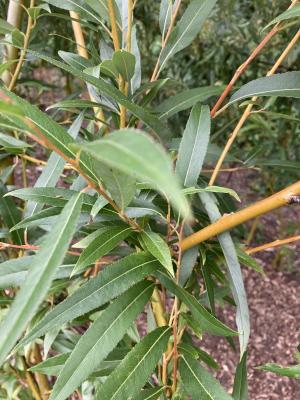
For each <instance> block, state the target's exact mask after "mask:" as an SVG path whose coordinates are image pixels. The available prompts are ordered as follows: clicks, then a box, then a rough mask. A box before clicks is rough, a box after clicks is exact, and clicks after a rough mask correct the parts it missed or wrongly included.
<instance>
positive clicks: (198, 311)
mask: <svg viewBox="0 0 300 400" xmlns="http://www.w3.org/2000/svg"><path fill="white" fill-rule="evenodd" d="M154 275H155V276H156V277H157V278H158V280H159V281H160V282H161V283H162V284H163V285H164V286H165V287H166V288H167V289H168V290H169V291H170V292H171V293H173V294H175V296H177V297H178V298H179V299H180V301H182V302H183V303H184V304H186V305H187V306H188V308H189V309H190V311H191V313H192V315H193V317H194V319H195V320H196V321H197V322H198V323H199V324H200V326H201V329H202V330H203V331H204V332H208V333H211V334H213V335H218V336H234V335H236V332H235V331H233V330H232V329H230V328H228V327H227V326H226V325H224V324H223V323H222V322H221V321H219V320H218V319H217V318H215V317H214V316H213V315H212V314H210V312H209V311H207V310H206V308H205V307H203V306H202V305H201V304H200V303H199V302H198V301H197V299H196V298H195V297H194V296H193V295H191V294H190V293H188V292H187V291H186V290H185V289H183V288H182V287H180V286H179V285H177V283H176V282H175V280H174V279H172V278H170V277H169V276H168V275H166V274H165V272H162V271H156V272H154Z"/></svg>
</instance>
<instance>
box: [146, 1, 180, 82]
mask: <svg viewBox="0 0 300 400" xmlns="http://www.w3.org/2000/svg"><path fill="white" fill-rule="evenodd" d="M180 5H181V0H178V1H177V4H176V8H175V10H174V12H173V14H172V18H171V22H170V26H169V28H168V31H167V33H166V36H165V37H164V38H163V37H162V43H161V50H160V53H159V56H158V59H157V62H156V65H155V67H154V71H153V73H152V76H151V79H150V82H154V81H156V80H157V79H158V77H159V74H160V70H159V64H160V58H161V55H162V52H163V50H164V48H165V47H166V45H167V43H168V40H169V37H170V35H171V32H172V30H173V27H174V24H175V21H176V17H177V14H178V11H179V9H180Z"/></svg>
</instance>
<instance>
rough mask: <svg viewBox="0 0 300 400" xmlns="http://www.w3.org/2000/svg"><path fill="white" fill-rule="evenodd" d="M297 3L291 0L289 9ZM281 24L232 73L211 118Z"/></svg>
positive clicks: (295, 0) (212, 111)
mask: <svg viewBox="0 0 300 400" xmlns="http://www.w3.org/2000/svg"><path fill="white" fill-rule="evenodd" d="M297 3H298V0H293V1H292V4H291V5H290V7H289V9H290V8H292V7H293V6H294V5H295V4H297ZM280 26H281V24H280V23H278V24H276V25H275V26H274V27H273V28H272V30H271V31H270V32H269V33H268V34H267V35H266V36H265V37H264V38H263V40H262V41H261V42H260V43H259V45H258V46H257V47H256V48H255V49H254V50H253V52H252V53H251V55H250V56H249V57H248V59H247V60H246V61H245V62H244V63H243V64H242V65H241V66H240V67H239V68H238V69H237V70H236V72H235V74H234V75H233V77H232V79H231V81H230V82H229V84H228V85H227V86H226V88H225V90H224V92H223V93H222V94H221V96H220V98H219V99H218V101H217V103H216V104H215V106H214V107H213V109H212V110H211V117H212V118H213V117H214V116H215V115H216V113H217V111H218V110H219V108H220V107H221V105H222V104H223V102H224V100H225V99H226V97H227V96H228V94H229V92H230V91H231V89H232V88H233V86H234V84H235V83H236V81H237V80H238V79H239V77H240V76H241V75H242V74H243V73H244V72H245V71H246V69H247V68H248V67H249V65H250V64H251V62H252V61H253V60H254V59H255V58H256V57H257V56H258V54H259V53H260V52H261V51H262V50H263V48H264V47H265V46H266V45H267V44H268V43H269V41H270V40H271V39H272V38H273V36H275V35H276V34H277V33H278V32H279V30H280Z"/></svg>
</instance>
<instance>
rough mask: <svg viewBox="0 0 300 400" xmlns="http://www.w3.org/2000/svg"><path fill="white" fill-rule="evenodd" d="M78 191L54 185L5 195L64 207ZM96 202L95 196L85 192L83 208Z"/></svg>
mask: <svg viewBox="0 0 300 400" xmlns="http://www.w3.org/2000/svg"><path fill="white" fill-rule="evenodd" d="M76 194H77V192H76V191H75V190H71V189H64V188H54V187H36V188H24V189H17V190H13V191H11V192H9V193H7V194H6V195H5V197H8V196H13V197H17V198H18V199H22V200H27V201H28V200H31V201H35V202H37V203H41V204H48V205H50V206H53V207H64V206H65V205H66V203H67V201H68V200H70V199H71V198H72V196H74V195H76ZM94 203H95V197H93V196H91V195H89V194H87V193H83V194H82V205H83V210H91V208H92V206H93V205H94Z"/></svg>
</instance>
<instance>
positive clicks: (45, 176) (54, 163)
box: [25, 113, 84, 215]
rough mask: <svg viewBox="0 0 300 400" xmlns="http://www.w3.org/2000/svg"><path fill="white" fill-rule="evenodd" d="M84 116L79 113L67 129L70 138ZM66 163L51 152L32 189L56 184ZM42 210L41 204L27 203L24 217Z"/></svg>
mask: <svg viewBox="0 0 300 400" xmlns="http://www.w3.org/2000/svg"><path fill="white" fill-rule="evenodd" d="M83 117H84V114H83V113H81V114H79V115H78V117H77V118H76V119H75V121H74V122H73V123H72V125H71V126H70V128H69V129H68V133H69V134H70V136H72V138H76V137H77V135H78V133H79V131H80V128H81V124H82V121H83ZM65 164H66V161H65V160H64V159H63V158H61V156H60V155H59V154H56V153H55V152H52V153H51V154H50V157H49V158H48V161H47V165H46V166H45V167H44V168H43V171H42V173H41V175H40V176H39V177H38V179H37V180H36V182H35V184H34V187H53V186H55V185H56V184H57V182H58V180H59V178H60V176H61V174H62V172H63V170H64V166H65ZM41 209H42V205H41V204H37V203H31V202H29V203H27V205H26V209H25V210H26V211H25V215H32V214H34V213H35V212H38V211H40V210H41Z"/></svg>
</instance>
